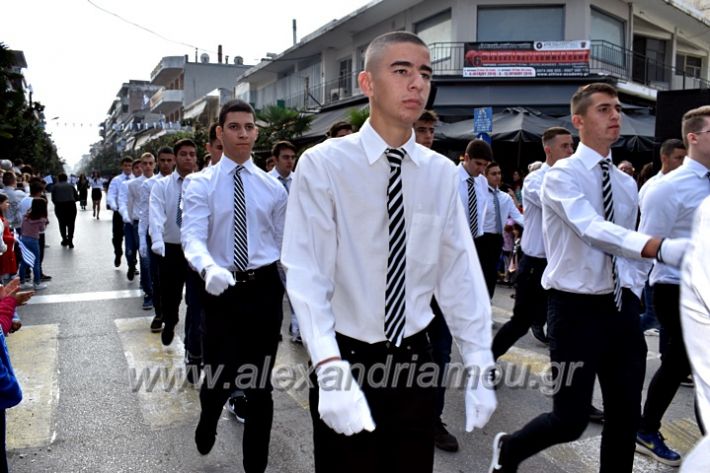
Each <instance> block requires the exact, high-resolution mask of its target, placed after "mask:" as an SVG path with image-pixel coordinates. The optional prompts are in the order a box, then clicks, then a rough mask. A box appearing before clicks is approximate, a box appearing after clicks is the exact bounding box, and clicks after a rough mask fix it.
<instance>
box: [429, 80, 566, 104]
mask: <svg viewBox="0 0 710 473" xmlns="http://www.w3.org/2000/svg"><path fill="white" fill-rule="evenodd" d="M578 87H579V84H559V83H552V84H551V83H540V84H525V85H522V84H500V83H498V84H480V83H479V84H477V83H472V82H465V83H455V84H437V91H436V99H435V100H434V108H435V109H439V108H442V107H471V108H473V107H528V106H530V107H536V106H551V105H564V106H567V107H569V100H570V98H571V97H572V95H573V94H574V93H575V91H576V90H577V88H578Z"/></svg>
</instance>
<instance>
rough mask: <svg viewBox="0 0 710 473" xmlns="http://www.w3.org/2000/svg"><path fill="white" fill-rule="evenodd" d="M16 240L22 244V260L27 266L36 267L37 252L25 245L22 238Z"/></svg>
mask: <svg viewBox="0 0 710 473" xmlns="http://www.w3.org/2000/svg"><path fill="white" fill-rule="evenodd" d="M16 241H17V244H18V245H20V253H21V254H22V260H23V261H24V262H25V264H26V265H27V266H29V267H30V268H34V266H35V258H36V257H35V254H34V253H32V252H31V251H30V249H29V248H27V247H26V246H25V245H24V243H22V240H20V239H18V240H16Z"/></svg>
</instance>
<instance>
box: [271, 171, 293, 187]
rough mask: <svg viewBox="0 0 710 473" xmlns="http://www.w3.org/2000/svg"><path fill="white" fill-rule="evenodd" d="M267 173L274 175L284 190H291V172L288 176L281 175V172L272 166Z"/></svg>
mask: <svg viewBox="0 0 710 473" xmlns="http://www.w3.org/2000/svg"><path fill="white" fill-rule="evenodd" d="M269 175H270V176H274V178H276V180H277V181H279V184H281V185H282V186H284V187H285V188H286V192H289V191H290V190H291V182H293V172H289V173H288V176H286V177H283V176H282V175H281V173H280V172H278V171H277V170H276V168H274V169H272V170H271V171H269Z"/></svg>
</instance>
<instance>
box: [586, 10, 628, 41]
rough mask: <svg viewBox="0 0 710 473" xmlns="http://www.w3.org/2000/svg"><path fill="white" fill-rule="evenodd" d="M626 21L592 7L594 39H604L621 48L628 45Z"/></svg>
mask: <svg viewBox="0 0 710 473" xmlns="http://www.w3.org/2000/svg"><path fill="white" fill-rule="evenodd" d="M624 32H625V27H624V22H623V21H621V20H619V19H618V18H616V17H613V16H611V15H609V14H607V13H604V12H602V11H601V10H597V9H596V8H592V40H595V39H596V40H602V41H607V42H609V43H611V44H612V45H615V46H618V47H620V48H625V47H626V36H625V34H624Z"/></svg>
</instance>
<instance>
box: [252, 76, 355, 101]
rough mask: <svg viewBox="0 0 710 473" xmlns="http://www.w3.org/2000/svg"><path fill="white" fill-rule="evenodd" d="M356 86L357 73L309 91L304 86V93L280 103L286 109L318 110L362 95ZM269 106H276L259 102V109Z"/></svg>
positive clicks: (314, 86)
mask: <svg viewBox="0 0 710 473" xmlns="http://www.w3.org/2000/svg"><path fill="white" fill-rule="evenodd" d="M355 84H357V73H356V72H355V73H352V74H348V75H343V76H340V77H338V78H336V79H333V80H330V81H327V82H321V83H319V84H315V85H312V86H309V87H308V90H306V89H305V86H304V90H303V92H299V93H297V94H293V95H291V96H290V97H286V98H284V99H280V100H278V103H279V104H283V105H284V106H285V107H289V108H295V109H298V110H318V109H320V108H322V107H325V106H327V105H330V104H333V103H336V102H339V101H341V100H345V99H348V98H351V97H355V96H358V95H362V92H360V89H359V88H357V87H355ZM304 85H305V84H304ZM269 105H275V104H274V103H266V102H264V103H259V101H257V108H261V107H265V106H269Z"/></svg>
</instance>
